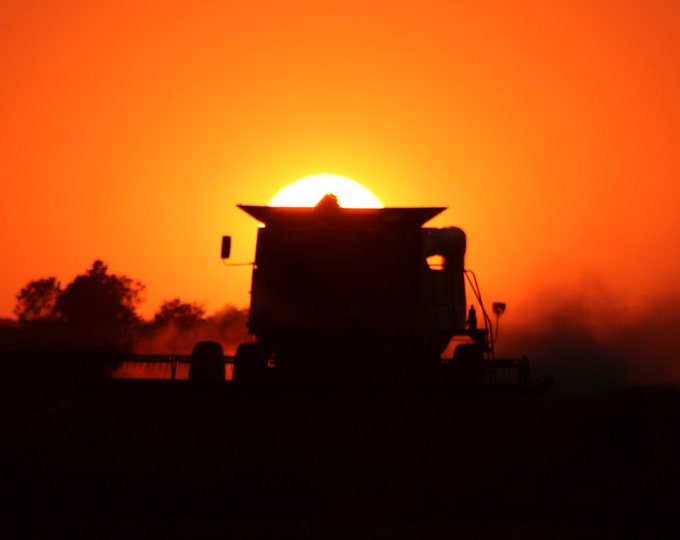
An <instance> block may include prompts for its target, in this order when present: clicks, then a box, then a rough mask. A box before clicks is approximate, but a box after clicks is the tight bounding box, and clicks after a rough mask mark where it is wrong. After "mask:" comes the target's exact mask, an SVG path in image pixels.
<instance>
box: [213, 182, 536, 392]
mask: <svg viewBox="0 0 680 540" xmlns="http://www.w3.org/2000/svg"><path fill="white" fill-rule="evenodd" d="M239 208H241V209H242V210H243V211H245V212H246V213H248V214H249V215H251V216H252V217H253V218H255V219H256V220H257V221H259V222H260V223H261V224H263V225H264V226H263V227H260V228H259V229H258V234H257V246H256V252H255V261H254V265H253V274H252V288H251V304H250V316H249V322H248V328H249V331H250V333H251V334H252V335H253V336H254V337H255V341H254V342H249V343H242V344H241V345H240V346H239V347H238V349H237V353H236V357H235V359H234V372H233V379H234V381H242V382H252V383H255V382H264V381H290V382H310V383H319V382H330V383H341V384H343V383H369V384H373V383H388V384H389V383H395V384H404V383H407V384H410V383H414V382H416V383H417V382H424V383H435V384H447V385H448V384H451V385H464V386H476V385H482V384H487V383H492V382H494V381H497V380H498V377H497V375H498V374H499V373H501V372H504V373H508V372H511V376H510V377H509V378H508V377H505V378H504V379H503V380H504V381H506V382H508V381H509V382H510V384H512V385H515V386H517V385H519V386H527V385H528V384H529V366H528V362H527V360H526V358H522V359H516V360H499V359H496V358H495V357H494V346H493V342H494V335H493V331H492V323H491V319H490V317H489V316H488V314H487V311H486V309H485V308H484V304H483V303H482V299H481V295H480V292H479V287H478V285H477V280H476V278H475V276H474V274H473V273H472V272H470V271H468V270H466V269H465V265H464V256H465V247H466V237H465V233H464V232H463V231H462V230H461V229H459V228H457V227H447V228H439V229H436V228H427V227H424V226H423V225H424V224H425V223H426V222H427V221H429V220H430V219H432V218H433V217H435V216H436V215H438V214H439V213H440V212H442V211H443V210H445V208H443V207H432V208H429V207H403V208H379V209H355V208H341V207H340V206H339V205H338V203H337V198H336V197H335V196H334V195H331V194H329V195H326V196H325V197H324V198H323V199H322V200H321V201H320V202H319V203H318V204H317V206H316V207H314V208H284V207H270V206H245V205H239ZM230 249H231V237H229V236H225V237H223V240H222V258H223V259H226V258H228V257H229V255H230ZM435 256H438V257H437V259H438V260H439V261H441V262H440V263H439V264H436V265H435V264H428V259H429V260H430V261H431V260H432V258H433V257H435ZM466 282H467V283H468V285H469V286H470V289H471V290H472V292H473V294H474V296H475V299H476V302H477V306H478V310H479V312H480V316H479V318H480V319H481V324H480V325H479V326H478V322H477V310H475V308H474V306H473V307H471V308H470V309H469V310H468V309H467V302H466ZM504 310H505V304H502V303H495V304H494V305H493V312H494V313H495V314H496V317H498V316H499V315H500V314H502V313H503V311H504ZM453 338H456V339H457V340H458V341H460V342H459V344H458V345H457V347H455V351H454V353H453V355H452V356H451V357H450V358H442V353H443V352H444V351H445V350H446V349H447V347H449V344H450V342H451V340H452V339H453Z"/></svg>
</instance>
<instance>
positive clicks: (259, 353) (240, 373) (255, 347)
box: [233, 343, 268, 382]
mask: <svg viewBox="0 0 680 540" xmlns="http://www.w3.org/2000/svg"><path fill="white" fill-rule="evenodd" d="M267 361H268V355H267V351H266V350H265V349H264V347H263V346H262V345H260V344H259V343H241V344H240V345H239V346H238V349H236V357H235V358H234V375H233V380H234V381H239V382H241V381H244V382H251V381H261V380H263V379H264V378H265V377H266V376H267V369H268V368H267Z"/></svg>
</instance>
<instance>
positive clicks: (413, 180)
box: [0, 0, 680, 324]
mask: <svg viewBox="0 0 680 540" xmlns="http://www.w3.org/2000/svg"><path fill="white" fill-rule="evenodd" d="M0 20H1V21H2V32H0V54H1V55H2V60H1V65H2V66H3V69H2V70H1V72H0V78H1V84H0V126H2V127H1V128H0V137H1V140H0V165H1V169H2V178H3V181H2V182H3V184H2V185H3V187H2V195H3V196H2V199H1V202H0V204H1V205H2V208H1V211H0V219H1V220H2V233H3V234H2V236H1V240H0V242H1V243H2V244H1V245H0V253H2V274H1V277H0V280H1V281H0V317H11V316H12V308H13V306H14V303H15V295H16V294H17V293H18V291H19V290H20V288H21V287H22V286H23V285H24V284H25V283H26V282H27V281H29V280H30V279H36V278H39V277H46V276H49V275H56V276H57V277H58V278H59V279H60V280H61V282H62V285H65V284H67V283H68V282H69V281H71V280H72V279H73V277H75V275H76V274H78V273H81V272H83V271H84V270H85V269H87V268H89V266H90V265H91V263H92V261H93V260H94V259H95V258H100V259H103V260H104V261H105V262H106V263H107V264H108V265H109V268H110V270H111V271H112V272H115V273H123V274H126V275H129V276H131V277H133V278H135V279H138V280H140V281H142V282H143V283H145V284H146V285H147V293H146V296H147V299H146V302H145V304H144V305H143V306H142V310H141V311H142V314H143V315H144V316H147V317H149V316H151V315H152V314H153V312H154V311H155V310H156V309H157V308H158V306H159V305H160V303H161V302H162V301H163V300H166V299H170V298H173V297H175V296H179V297H181V298H182V299H183V300H186V301H196V302H199V303H202V304H203V305H204V306H205V307H206V309H207V311H208V312H211V311H213V310H217V309H219V308H221V307H222V306H223V305H225V304H233V305H236V306H239V307H245V306H247V304H248V290H249V282H250V272H249V268H248V267H247V266H246V267H230V268H227V267H225V266H223V265H222V263H221V262H220V260H219V243H220V236H221V235H222V234H230V235H232V237H233V245H234V249H233V251H232V254H233V255H232V260H233V261H234V262H249V261H251V260H252V259H253V254H254V247H255V233H256V229H257V224H256V223H255V222H254V221H253V220H252V219H251V218H250V217H248V216H247V215H246V214H244V213H243V212H241V211H239V210H238V209H237V208H236V207H235V205H236V204H238V203H245V204H266V203H267V201H269V200H270V199H271V198H272V197H273V196H274V195H275V194H276V193H277V192H278V191H279V190H280V189H281V188H282V187H284V186H285V185H287V184H289V183H291V182H293V181H295V180H297V179H299V178H302V177H304V176H308V175H311V174H316V173H322V172H327V173H333V174H340V175H344V176H347V177H349V178H352V179H354V180H356V181H358V182H360V183H362V184H363V185H365V186H366V187H368V188H369V189H371V190H372V191H373V192H374V193H375V194H376V195H377V196H378V197H379V198H380V199H381V200H382V201H383V203H384V204H385V205H386V206H410V205H414V206H447V207H449V210H448V211H447V212H445V213H443V214H442V215H441V216H440V217H438V218H436V220H434V221H433V222H431V224H430V225H433V226H444V225H456V226H460V227H461V228H463V229H464V230H465V231H466V232H467V234H468V243H469V249H468V255H467V264H468V266H469V267H470V268H472V269H473V270H475V271H476V272H477V275H478V277H479V279H480V282H481V286H482V290H483V293H484V296H485V299H486V300H487V301H488V302H490V301H491V300H504V301H506V302H507V303H508V305H509V309H508V313H507V314H506V315H505V317H506V318H507V320H508V324H521V321H522V320H527V317H528V314H529V313H530V312H531V311H532V310H534V309H535V308H536V306H538V305H540V304H541V303H543V302H544V301H545V300H546V292H545V291H549V290H562V289H564V288H565V287H566V288H569V287H571V288H573V290H575V291H587V290H592V289H595V290H596V291H602V290H603V289H604V290H606V293H605V296H606V297H607V299H608V300H607V302H609V301H610V300H611V299H613V300H611V301H613V302H614V304H615V305H617V306H619V307H620V306H626V309H631V310H633V311H635V310H636V309H637V306H643V305H644V306H648V305H650V304H655V305H658V302H664V301H665V300H664V299H667V298H671V297H673V296H676V297H677V296H678V295H679V294H680V285H679V284H678V279H677V277H678V275H680V255H679V254H678V245H679V240H680V218H679V217H678V216H679V213H678V206H679V203H680V182H679V180H680V175H679V171H680V152H679V150H678V148H679V146H680V145H679V143H680V123H679V120H680V116H679V107H680V105H679V104H680V99H679V89H680V54H679V53H680V33H679V31H678V28H680V2H676V1H673V0H670V1H661V0H658V1H654V2H648V1H643V0H628V1H626V0H616V1H614V0H611V1H605V0H603V1H598V2H590V1H573V0H569V1H551V2H545V1H529V0H523V1H522V0H520V1H515V2H501V1H481V2H472V1H471V2H443V1H442V2H432V1H427V0H426V1H423V2H416V3H413V2H411V3H399V2H396V3H395V2H393V1H390V2H386V1H382V2H375V1H370V0H362V1H361V2H354V1H348V0H343V1H342V2H334V1H331V2H318V1H295V0H292V1H290V2H274V1H253V2H189V1H186V2H138V1H134V2H126V1H120V0H119V1H115V2H85V1H71V2H47V1H44V2H4V3H3V4H2V6H1V7H0ZM606 313H607V312H606V310H604V311H603V316H605V317H606V316H607V315H606ZM511 321H515V322H514V323H511Z"/></svg>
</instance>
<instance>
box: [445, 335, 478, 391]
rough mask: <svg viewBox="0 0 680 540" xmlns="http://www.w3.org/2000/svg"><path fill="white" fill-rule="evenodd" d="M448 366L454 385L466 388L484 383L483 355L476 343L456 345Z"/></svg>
mask: <svg viewBox="0 0 680 540" xmlns="http://www.w3.org/2000/svg"><path fill="white" fill-rule="evenodd" d="M449 366H450V368H452V375H453V379H454V381H453V382H455V383H456V384H462V385H465V386H467V385H479V384H482V383H483V382H484V355H483V354H482V349H481V348H480V347H479V345H477V344H476V343H463V344H461V345H458V347H456V349H455V351H454V353H453V359H452V360H451V362H449Z"/></svg>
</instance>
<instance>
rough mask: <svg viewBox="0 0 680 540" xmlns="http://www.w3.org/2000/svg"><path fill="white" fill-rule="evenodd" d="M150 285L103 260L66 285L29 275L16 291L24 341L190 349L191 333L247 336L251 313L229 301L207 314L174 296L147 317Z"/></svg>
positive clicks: (86, 348)
mask: <svg viewBox="0 0 680 540" xmlns="http://www.w3.org/2000/svg"><path fill="white" fill-rule="evenodd" d="M144 291H145V286H144V284H142V283H141V282H140V281H137V280H135V279H132V278H130V277H128V276H126V275H123V274H114V273H111V272H110V271H109V269H108V266H107V265H106V264H105V263H104V262H103V261H101V260H95V261H94V262H93V263H92V266H91V268H89V269H87V270H86V271H85V272H84V273H83V274H79V275H77V276H76V277H75V278H74V279H73V281H71V282H70V283H68V284H67V285H66V286H65V287H64V288H62V286H61V283H60V282H59V280H57V278H56V277H54V276H50V277H46V278H41V279H36V280H32V281H29V282H28V283H27V284H26V285H25V286H24V287H23V288H22V289H21V291H20V292H19V293H18V294H17V295H16V304H15V308H14V315H15V316H16V317H17V319H18V321H19V324H20V326H21V328H22V329H23V330H22V334H23V336H24V339H23V340H22V343H21V344H20V345H19V346H20V347H21V348H23V349H31V350H36V351H73V352H89V353H106V354H108V353H113V354H119V353H130V352H145V353H159V354H188V351H187V347H190V346H191V345H190V343H189V342H190V340H191V339H195V340H199V339H202V338H206V337H208V338H212V339H217V338H219V337H220V336H221V337H223V338H224V340H226V341H229V342H232V341H233V342H237V341H241V340H244V339H247V330H246V325H245V322H246V319H247V313H246V312H245V311H244V310H238V309H236V308H233V307H229V306H227V307H225V308H224V309H223V310H221V311H219V312H217V313H215V314H213V315H211V316H206V312H205V309H204V308H203V307H202V306H201V305H199V304H197V303H194V302H185V301H182V300H181V299H180V298H173V299H171V300H166V301H164V302H163V303H162V304H161V306H160V307H159V309H158V310H157V311H156V313H155V314H154V317H153V319H152V320H150V321H147V320H143V319H142V318H141V317H140V316H139V314H138V308H139V306H140V304H141V303H142V301H143V299H144ZM140 349H142V350H140ZM172 349H180V350H172ZM189 352H190V351H189Z"/></svg>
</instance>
